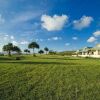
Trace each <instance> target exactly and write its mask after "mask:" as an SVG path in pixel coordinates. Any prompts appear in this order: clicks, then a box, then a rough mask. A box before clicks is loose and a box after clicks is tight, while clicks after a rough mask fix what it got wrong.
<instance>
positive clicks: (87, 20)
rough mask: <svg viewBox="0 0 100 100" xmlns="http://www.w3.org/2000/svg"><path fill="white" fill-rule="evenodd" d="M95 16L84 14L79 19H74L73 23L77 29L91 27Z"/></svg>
mask: <svg viewBox="0 0 100 100" xmlns="http://www.w3.org/2000/svg"><path fill="white" fill-rule="evenodd" d="M92 21H93V18H92V17H90V16H82V18H81V19H79V20H74V21H73V25H74V28H75V29H78V30H81V29H83V28H86V27H89V26H90V24H91V22H92Z"/></svg>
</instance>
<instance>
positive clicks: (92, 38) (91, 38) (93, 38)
mask: <svg viewBox="0 0 100 100" xmlns="http://www.w3.org/2000/svg"><path fill="white" fill-rule="evenodd" d="M95 41H96V38H95V37H93V36H91V37H90V38H89V39H88V40H87V42H90V43H92V42H95Z"/></svg>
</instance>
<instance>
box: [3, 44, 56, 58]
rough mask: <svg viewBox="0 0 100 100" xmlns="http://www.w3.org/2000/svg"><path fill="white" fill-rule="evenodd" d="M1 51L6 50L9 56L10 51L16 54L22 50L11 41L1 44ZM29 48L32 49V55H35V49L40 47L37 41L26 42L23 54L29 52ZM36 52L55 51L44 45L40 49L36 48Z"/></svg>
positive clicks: (53, 52)
mask: <svg viewBox="0 0 100 100" xmlns="http://www.w3.org/2000/svg"><path fill="white" fill-rule="evenodd" d="M2 49H3V51H4V52H7V54H8V56H11V54H12V52H15V53H16V54H21V53H22V51H21V49H20V48H19V47H18V46H15V45H13V43H8V44H6V45H4V46H3V48H2ZM29 49H32V50H33V56H36V54H35V49H40V46H39V44H38V43H37V42H31V43H29V44H28V48H27V49H25V50H24V52H25V54H30V53H31V52H30V50H29ZM38 53H39V54H44V53H45V54H46V55H47V54H56V52H55V51H53V50H49V48H48V47H45V48H44V49H43V50H42V49H40V50H38Z"/></svg>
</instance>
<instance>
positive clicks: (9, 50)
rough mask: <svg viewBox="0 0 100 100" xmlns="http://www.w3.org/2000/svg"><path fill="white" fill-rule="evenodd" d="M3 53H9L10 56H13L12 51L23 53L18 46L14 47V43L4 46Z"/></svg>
mask: <svg viewBox="0 0 100 100" xmlns="http://www.w3.org/2000/svg"><path fill="white" fill-rule="evenodd" d="M3 51H7V53H8V56H11V51H15V52H17V53H18V54H20V53H21V49H20V48H19V47H18V46H14V45H13V44H12V43H8V44H7V45H4V46H3Z"/></svg>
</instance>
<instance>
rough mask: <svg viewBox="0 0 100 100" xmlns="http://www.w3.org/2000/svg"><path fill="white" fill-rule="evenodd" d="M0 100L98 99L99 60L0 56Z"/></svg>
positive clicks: (99, 84)
mask: <svg viewBox="0 0 100 100" xmlns="http://www.w3.org/2000/svg"><path fill="white" fill-rule="evenodd" d="M0 100H100V59H89V58H75V57H63V56H56V55H55V56H50V55H42V56H41V55H38V56H37V57H32V56H22V57H21V60H18V61H17V60H14V57H11V58H9V57H0Z"/></svg>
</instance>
